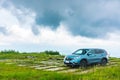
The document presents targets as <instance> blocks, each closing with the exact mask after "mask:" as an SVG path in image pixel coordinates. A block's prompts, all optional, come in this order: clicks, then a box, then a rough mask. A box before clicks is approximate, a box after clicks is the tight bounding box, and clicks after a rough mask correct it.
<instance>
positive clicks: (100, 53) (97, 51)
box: [94, 49, 104, 62]
mask: <svg viewBox="0 0 120 80" xmlns="http://www.w3.org/2000/svg"><path fill="white" fill-rule="evenodd" d="M94 51H95V54H96V62H100V61H101V59H102V56H103V53H104V51H103V50H101V49H95V50H94Z"/></svg>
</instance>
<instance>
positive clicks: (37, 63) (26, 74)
mask: <svg viewBox="0 0 120 80" xmlns="http://www.w3.org/2000/svg"><path fill="white" fill-rule="evenodd" d="M63 58H64V56H61V55H51V54H46V53H45V52H43V53H41V54H38V53H31V54H29V53H21V54H20V53H0V80H28V79H29V80H120V76H119V74H120V59H119V58H110V61H109V63H108V64H107V65H106V66H100V65H94V66H88V68H87V69H80V68H69V67H66V66H65V65H64V64H63Z"/></svg>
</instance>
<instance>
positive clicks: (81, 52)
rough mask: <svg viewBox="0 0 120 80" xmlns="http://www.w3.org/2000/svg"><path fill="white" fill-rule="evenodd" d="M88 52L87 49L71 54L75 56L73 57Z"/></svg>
mask: <svg viewBox="0 0 120 80" xmlns="http://www.w3.org/2000/svg"><path fill="white" fill-rule="evenodd" d="M88 51H89V49H79V50H77V51H75V52H74V53H73V54H75V55H84V54H85V53H87V52H88Z"/></svg>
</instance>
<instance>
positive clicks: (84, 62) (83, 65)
mask: <svg viewBox="0 0 120 80" xmlns="http://www.w3.org/2000/svg"><path fill="white" fill-rule="evenodd" d="M86 67H87V61H86V60H81V61H80V68H86Z"/></svg>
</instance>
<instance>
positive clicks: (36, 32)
mask: <svg viewBox="0 0 120 80" xmlns="http://www.w3.org/2000/svg"><path fill="white" fill-rule="evenodd" d="M79 48H103V49H106V50H107V51H108V52H109V53H110V55H111V56H115V57H120V51H119V50H120V0H0V50H5V49H12V50H18V51H22V52H40V51H45V50H54V51H59V52H60V53H62V54H71V53H72V52H73V51H75V50H76V49H79Z"/></svg>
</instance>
